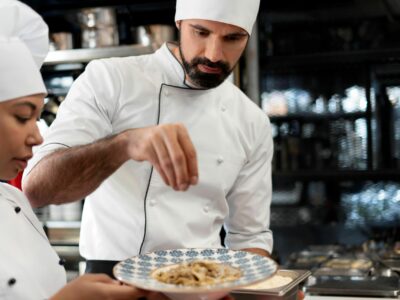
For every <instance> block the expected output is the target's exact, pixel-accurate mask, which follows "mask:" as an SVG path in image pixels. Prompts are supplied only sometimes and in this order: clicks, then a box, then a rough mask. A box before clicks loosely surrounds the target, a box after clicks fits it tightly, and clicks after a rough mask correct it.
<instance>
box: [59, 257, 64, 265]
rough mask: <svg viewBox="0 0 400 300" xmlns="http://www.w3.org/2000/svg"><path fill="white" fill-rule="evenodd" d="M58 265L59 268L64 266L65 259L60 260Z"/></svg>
mask: <svg viewBox="0 0 400 300" xmlns="http://www.w3.org/2000/svg"><path fill="white" fill-rule="evenodd" d="M58 264H59V265H60V266H63V265H65V259H64V258H60V260H59V261H58Z"/></svg>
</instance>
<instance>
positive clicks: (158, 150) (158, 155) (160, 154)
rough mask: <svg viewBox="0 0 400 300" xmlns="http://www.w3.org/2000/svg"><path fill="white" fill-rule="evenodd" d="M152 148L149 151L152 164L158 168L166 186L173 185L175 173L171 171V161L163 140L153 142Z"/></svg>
mask: <svg viewBox="0 0 400 300" xmlns="http://www.w3.org/2000/svg"><path fill="white" fill-rule="evenodd" d="M151 143H152V147H151V149H149V151H150V152H152V153H150V156H151V157H152V158H151V160H150V162H151V163H152V164H153V166H154V167H155V168H156V170H157V172H158V173H159V174H160V176H161V177H162V179H163V180H164V182H165V184H166V185H171V186H172V185H173V183H174V173H173V171H172V170H171V169H172V168H171V166H169V167H168V165H171V160H170V158H169V154H168V151H167V149H166V148H165V145H164V142H163V141H162V139H161V138H155V139H153V140H152V141H151Z"/></svg>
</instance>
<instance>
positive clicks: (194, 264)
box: [152, 260, 241, 287]
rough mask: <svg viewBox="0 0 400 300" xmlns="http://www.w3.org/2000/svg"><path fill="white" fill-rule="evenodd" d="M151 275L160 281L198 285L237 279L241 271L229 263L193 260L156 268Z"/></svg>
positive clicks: (209, 284)
mask: <svg viewBox="0 0 400 300" xmlns="http://www.w3.org/2000/svg"><path fill="white" fill-rule="evenodd" d="M152 276H153V278H155V279H156V280H158V281H160V282H162V283H167V284H175V285H182V286H195V287H198V286H211V285H215V284H219V283H224V282H228V281H234V280H237V279H239V278H240V276H241V272H240V270H239V269H237V268H234V267H232V266H230V265H229V264H223V263H216V262H213V261H206V260H195V261H191V262H183V263H181V264H178V265H175V266H167V267H163V268H160V269H157V270H155V271H154V272H153V273H152Z"/></svg>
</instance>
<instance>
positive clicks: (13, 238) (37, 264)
mask: <svg viewBox="0 0 400 300" xmlns="http://www.w3.org/2000/svg"><path fill="white" fill-rule="evenodd" d="M0 240H1V246H0V299H1V300H29V299H32V300H44V299H49V298H50V297H51V296H52V295H54V294H55V293H56V292H57V291H58V290H59V289H60V288H61V287H63V286H64V285H65V284H66V274H65V269H64V267H63V266H62V265H61V264H60V259H59V257H58V256H57V254H56V253H55V251H54V250H53V249H52V248H51V246H50V243H49V241H48V239H47V237H46V234H45V232H44V230H43V227H42V225H41V223H40V222H39V220H38V219H37V218H36V216H35V214H34V212H33V211H32V208H31V206H30V205H29V202H28V200H27V199H26V197H25V196H24V195H23V194H22V192H21V191H19V190H17V189H16V188H14V187H12V186H10V185H8V184H4V183H0Z"/></svg>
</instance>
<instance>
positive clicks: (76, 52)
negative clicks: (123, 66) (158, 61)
mask: <svg viewBox="0 0 400 300" xmlns="http://www.w3.org/2000/svg"><path fill="white" fill-rule="evenodd" d="M152 52H154V49H153V47H152V46H150V45H149V46H143V45H130V46H119V47H106V48H94V49H71V50H58V51H52V52H49V54H48V55H47V57H46V59H45V61H44V64H45V65H57V64H73V63H87V62H89V61H91V60H93V59H100V58H108V57H125V56H135V55H143V54H150V53H152Z"/></svg>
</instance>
